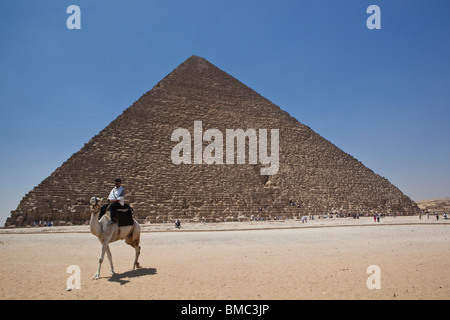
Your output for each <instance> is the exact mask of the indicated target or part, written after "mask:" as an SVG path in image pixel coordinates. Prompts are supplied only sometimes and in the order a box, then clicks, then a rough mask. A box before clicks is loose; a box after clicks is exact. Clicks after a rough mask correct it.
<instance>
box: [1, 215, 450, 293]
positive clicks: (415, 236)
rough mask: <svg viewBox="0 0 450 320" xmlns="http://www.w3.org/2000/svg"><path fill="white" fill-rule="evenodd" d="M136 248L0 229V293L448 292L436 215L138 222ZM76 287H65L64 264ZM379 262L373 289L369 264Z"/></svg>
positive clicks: (81, 231)
mask: <svg viewBox="0 0 450 320" xmlns="http://www.w3.org/2000/svg"><path fill="white" fill-rule="evenodd" d="M141 246H142V251H141V258H140V263H141V265H142V268H141V269H138V270H135V271H132V270H131V267H132V264H133V258H134V249H133V248H131V247H129V246H128V245H126V244H125V243H124V242H123V241H121V242H115V243H112V244H111V245H110V247H111V252H112V255H113V261H114V266H115V271H116V274H115V275H113V276H111V275H110V274H109V273H108V271H109V262H108V260H105V262H104V264H103V267H102V273H101V275H100V279H99V280H92V276H93V275H94V273H95V271H96V268H97V262H98V257H99V255H100V243H99V241H98V240H97V238H96V237H95V236H93V235H92V234H90V233H89V229H88V227H87V226H76V227H52V228H24V229H1V230H0V259H1V260H0V287H1V291H0V299H167V300H175V299H213V300H215V299H222V300H229V299H246V300H247V299H250V300H258V299H264V300H271V299H287V300H297V299H449V298H450V277H448V272H449V268H450V259H449V257H450V255H449V254H450V220H449V221H445V220H443V219H442V217H441V219H440V221H436V220H435V218H434V217H430V219H427V218H426V217H422V219H421V220H419V218H418V217H397V218H393V217H386V218H384V219H382V220H381V222H380V223H376V222H374V221H373V218H361V219H359V220H355V219H352V218H346V219H342V218H341V219H325V220H322V219H321V220H314V221H309V222H308V223H307V224H302V223H301V222H300V221H284V222H242V223H219V224H187V223H184V224H182V229H181V230H176V229H175V228H174V227H173V225H172V224H159V225H144V226H143V232H142V234H141ZM71 265H77V266H79V268H80V275H81V278H80V279H81V281H80V284H81V288H80V289H73V290H71V291H66V285H67V278H68V277H69V276H71V274H69V273H67V272H66V271H67V268H68V267H69V266H71ZM371 265H376V266H378V267H379V270H380V282H379V283H380V289H372V290H369V289H368V287H367V279H368V278H369V276H371V274H368V273H367V268H368V267H369V266H371Z"/></svg>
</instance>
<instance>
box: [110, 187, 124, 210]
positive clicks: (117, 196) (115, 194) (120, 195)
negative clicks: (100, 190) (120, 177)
mask: <svg viewBox="0 0 450 320" xmlns="http://www.w3.org/2000/svg"><path fill="white" fill-rule="evenodd" d="M108 200H119V202H120V205H122V206H123V205H125V189H124V188H123V187H122V186H120V187H118V188H117V187H114V188H113V189H112V190H111V193H110V194H109V196H108Z"/></svg>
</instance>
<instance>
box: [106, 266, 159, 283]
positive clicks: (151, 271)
mask: <svg viewBox="0 0 450 320" xmlns="http://www.w3.org/2000/svg"><path fill="white" fill-rule="evenodd" d="M155 274H156V269H155V268H140V269H136V270H130V271H126V272H123V273H115V274H113V275H112V276H111V277H110V278H109V279H108V281H112V282H118V283H120V284H121V285H124V284H126V283H128V282H130V280H128V279H130V278H137V277H143V276H151V275H155Z"/></svg>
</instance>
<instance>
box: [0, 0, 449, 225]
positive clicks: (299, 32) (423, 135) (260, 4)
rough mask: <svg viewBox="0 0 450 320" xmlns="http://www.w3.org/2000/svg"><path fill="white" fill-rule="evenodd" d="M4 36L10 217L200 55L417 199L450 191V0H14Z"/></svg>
mask: <svg viewBox="0 0 450 320" xmlns="http://www.w3.org/2000/svg"><path fill="white" fill-rule="evenodd" d="M71 4H75V5H78V6H79V7H80V8H81V30H69V29H67V27H66V20H67V18H68V17H69V14H67V13H66V9H67V7H68V6H69V5H71ZM371 4H376V5H378V6H379V7H380V8H381V30H369V29H368V28H367V27H366V20H367V18H368V17H369V15H368V14H367V13H366V9H367V7H368V6H369V5H371ZM0 37H1V44H0V82H1V83H0V108H1V119H2V123H1V125H0V137H1V138H0V139H1V146H2V148H1V151H0V152H1V153H0V154H1V157H0V178H1V182H2V183H1V186H0V201H1V203H2V205H1V209H0V225H3V223H4V221H5V219H6V217H7V216H9V212H10V211H11V210H14V209H15V208H16V206H17V204H18V203H19V201H20V199H21V198H22V197H23V196H24V195H25V193H27V192H28V191H30V190H31V189H32V188H33V187H35V186H36V185H38V184H39V183H40V182H41V181H42V180H43V179H45V178H46V177H47V176H49V175H50V174H51V173H52V172H53V171H54V170H55V169H56V168H57V167H58V166H60V165H61V164H62V163H63V162H64V161H65V160H67V159H68V158H69V157H70V156H71V155H72V154H73V153H75V152H77V151H78V150H79V149H80V148H81V147H82V146H83V145H84V143H86V142H88V141H89V140H90V139H91V138H92V137H93V136H94V135H96V134H97V133H98V132H100V131H101V130H102V129H103V128H104V127H105V126H107V125H108V124H109V123H110V122H111V121H112V120H114V119H115V118H116V117H117V116H118V115H119V114H120V113H121V112H122V111H123V110H124V109H126V108H127V107H129V106H130V105H131V104H132V103H133V102H134V101H136V100H137V99H138V98H139V97H140V96H141V95H142V94H143V93H145V92H147V91H148V90H150V89H151V88H152V87H153V86H154V85H155V84H156V83H157V82H158V81H159V80H161V79H162V78H163V77H164V76H166V75H167V74H168V73H169V72H170V71H172V70H173V69H174V68H175V67H177V66H178V65H179V64H180V63H181V62H183V61H184V60H185V59H187V58H188V57H189V56H191V55H198V56H202V57H204V58H206V59H208V60H209V61H210V62H212V63H213V64H215V65H217V66H218V67H219V68H221V69H222V70H224V71H226V72H228V73H229V74H231V75H232V76H234V77H236V78H237V79H239V80H240V81H242V82H244V83H245V84H247V85H248V86H249V87H251V88H252V89H254V90H256V91H257V92H259V93H260V94H262V95H263V96H265V97H266V98H268V99H269V100H271V101H272V102H274V103H275V104H277V105H278V106H280V107H281V108H282V109H283V110H285V111H287V112H289V113H290V114H291V115H292V116H293V117H295V118H296V119H298V120H299V121H300V122H302V123H304V124H306V125H308V126H310V127H311V128H312V129H313V130H315V131H316V132H317V133H319V134H321V135H322V136H323V137H325V138H326V139H328V140H330V141H331V142H333V143H334V144H336V145H337V146H338V147H340V148H341V149H343V150H344V151H345V152H347V153H349V154H351V155H352V156H354V157H355V158H357V159H358V160H360V161H361V162H363V163H364V164H365V165H366V166H368V167H369V168H371V169H372V170H374V171H375V172H376V173H378V174H380V175H382V176H384V177H386V178H387V179H389V180H390V181H391V182H392V183H394V184H395V185H396V186H397V187H399V188H400V189H401V190H402V191H403V192H404V193H406V194H407V195H409V196H410V197H411V198H412V199H414V200H423V199H429V198H438V197H449V196H450V144H449V137H450V124H449V120H450V1H448V0H427V1H424V0H407V1H404V0H388V1H387V0H371V1H365V0H339V1H336V0H328V1H325V0H307V1H306V0H305V1H301V0H295V1H294V0H292V1H286V0H280V1H264V0H252V1H249V0H240V1H235V0H226V1H225V0H221V1H217V0H201V1H200V0H190V1H187V0H178V1H174V0H164V1H163V0H161V1H137V0H127V1H125V0H123V1H111V0H109V1H100V0H97V1H92V0H89V1H88V0H71V1H64V0H39V1H34V0H33V1H24V0H1V1H0ZM105 188H106V186H105Z"/></svg>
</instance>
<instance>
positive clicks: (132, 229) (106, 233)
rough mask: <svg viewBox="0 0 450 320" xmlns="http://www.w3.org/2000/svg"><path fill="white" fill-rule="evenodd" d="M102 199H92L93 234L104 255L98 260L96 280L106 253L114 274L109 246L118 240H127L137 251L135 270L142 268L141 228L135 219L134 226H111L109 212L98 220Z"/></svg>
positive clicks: (116, 224)
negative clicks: (99, 243) (139, 260)
mask: <svg viewBox="0 0 450 320" xmlns="http://www.w3.org/2000/svg"><path fill="white" fill-rule="evenodd" d="M101 201H102V199H99V198H97V197H92V198H91V206H92V207H91V222H90V224H91V233H92V234H93V235H95V236H97V238H98V240H100V242H101V244H102V253H101V255H100V259H99V260H98V269H97V273H96V274H95V275H94V279H99V277H100V268H101V266H102V262H103V258H104V257H105V252H106V254H107V255H108V260H109V263H110V264H111V271H110V273H111V274H114V266H113V262H112V255H111V251H110V250H109V244H110V243H111V242H114V241H117V240H125V242H126V243H127V244H129V245H130V246H132V247H133V248H134V249H135V250H136V255H135V259H134V264H133V270H134V269H136V268H140V265H139V262H138V258H139V254H140V251H141V247H140V246H139V243H140V235H141V227H140V226H139V223H137V221H136V220H135V219H133V221H134V224H133V225H132V226H124V227H119V226H118V223H114V224H109V221H110V216H109V212H108V213H106V214H104V215H103V216H102V217H101V219H100V220H99V219H98V216H99V214H100V208H101V207H100V203H101Z"/></svg>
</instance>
